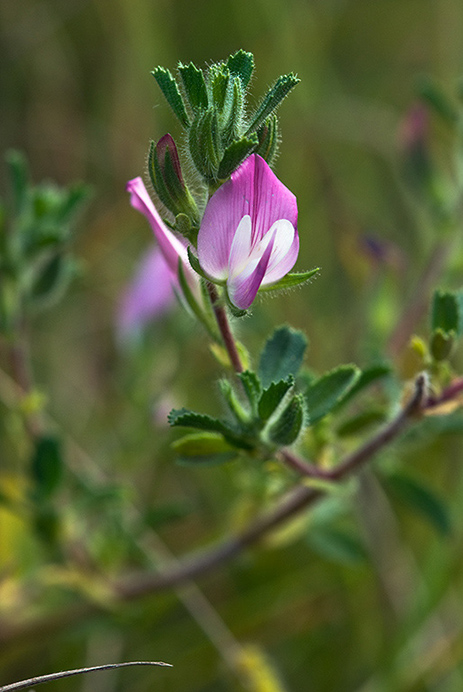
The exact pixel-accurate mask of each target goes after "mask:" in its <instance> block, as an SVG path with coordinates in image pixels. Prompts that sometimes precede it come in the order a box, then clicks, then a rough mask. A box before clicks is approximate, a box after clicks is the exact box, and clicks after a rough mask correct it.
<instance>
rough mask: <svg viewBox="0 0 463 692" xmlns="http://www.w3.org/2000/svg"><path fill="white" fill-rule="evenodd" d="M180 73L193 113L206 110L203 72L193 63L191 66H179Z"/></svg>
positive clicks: (206, 102)
mask: <svg viewBox="0 0 463 692" xmlns="http://www.w3.org/2000/svg"><path fill="white" fill-rule="evenodd" d="M178 71H179V73H180V77H181V78H182V82H183V86H184V88H185V94H186V96H187V99H188V101H189V103H190V106H191V108H192V109H193V112H195V113H196V112H197V111H198V110H201V109H203V110H206V108H207V106H208V99H207V89H206V82H205V81H204V74H203V71H202V70H200V69H199V68H197V67H196V65H194V64H193V63H192V62H190V64H189V65H183V64H182V63H179V64H178Z"/></svg>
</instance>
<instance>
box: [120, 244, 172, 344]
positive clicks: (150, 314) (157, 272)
mask: <svg viewBox="0 0 463 692" xmlns="http://www.w3.org/2000/svg"><path fill="white" fill-rule="evenodd" d="M175 283H176V277H175V275H174V274H173V273H172V271H171V269H170V268H169V267H168V266H167V264H166V261H165V259H164V257H163V255H162V253H161V251H160V250H159V248H157V247H153V248H151V249H150V250H149V251H148V253H147V254H146V255H144V256H143V257H142V260H141V262H140V264H139V267H138V269H137V271H136V273H135V276H134V278H133V280H132V282H131V283H130V284H129V286H128V287H127V289H126V290H125V292H124V294H123V296H122V300H121V304H120V306H119V311H118V315H117V322H118V331H119V334H120V336H121V338H122V339H123V340H125V339H127V338H130V337H131V336H132V335H134V334H137V332H138V331H139V330H140V329H142V328H143V327H144V325H145V324H146V323H147V322H150V321H152V320H155V319H157V318H158V317H160V316H161V315H163V314H164V313H165V312H166V311H167V310H169V308H170V307H171V305H172V303H173V301H174V297H175V296H174V285H175Z"/></svg>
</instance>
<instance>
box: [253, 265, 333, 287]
mask: <svg viewBox="0 0 463 692" xmlns="http://www.w3.org/2000/svg"><path fill="white" fill-rule="evenodd" d="M319 271H320V268H319V267H317V268H316V269H311V270H310V271H308V272H290V273H289V274H286V276H284V277H283V278H282V279H280V280H279V281H277V282H276V283H274V284H267V285H266V286H262V287H261V288H259V293H266V292H269V291H282V290H284V289H286V288H292V287H293V286H300V285H301V284H305V283H308V282H310V279H312V278H313V277H314V276H315V274H317V273H318V272H319Z"/></svg>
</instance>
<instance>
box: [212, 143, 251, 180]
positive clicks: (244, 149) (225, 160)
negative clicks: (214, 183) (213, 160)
mask: <svg viewBox="0 0 463 692" xmlns="http://www.w3.org/2000/svg"><path fill="white" fill-rule="evenodd" d="M256 145H257V135H255V134H254V135H250V136H249V137H242V138H241V139H238V140H235V141H234V142H232V143H231V144H230V145H229V146H228V147H227V148H226V149H225V151H224V154H223V157H222V160H221V162H220V166H219V170H218V172H217V177H218V178H219V179H221V180H224V179H225V178H228V177H229V176H230V175H231V174H232V173H233V171H234V170H236V169H237V168H238V166H239V165H240V163H242V162H243V161H244V159H245V158H247V157H248V156H249V155H250V154H252V152H253V150H254V149H255V148H256Z"/></svg>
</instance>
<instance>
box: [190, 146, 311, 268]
mask: <svg viewBox="0 0 463 692" xmlns="http://www.w3.org/2000/svg"><path fill="white" fill-rule="evenodd" d="M246 215H249V216H250V217H251V227H252V238H251V244H252V247H254V246H255V245H257V243H258V242H260V240H261V239H262V238H263V236H264V235H265V234H266V233H267V231H269V229H270V228H271V227H272V226H273V224H274V223H275V221H278V220H279V219H287V220H288V221H290V222H291V223H292V225H293V226H294V227H296V223H297V203H296V198H295V196H294V195H293V193H292V192H290V190H288V188H287V187H285V185H283V183H282V182H280V181H279V180H278V178H277V177H276V175H275V174H274V173H273V171H272V170H271V168H270V167H269V166H268V164H267V163H266V162H265V161H264V159H263V158H261V157H260V156H258V155H257V154H253V155H252V156H249V158H247V159H246V160H245V161H244V163H242V164H241V166H240V167H239V168H238V169H237V170H236V171H235V172H234V173H233V174H232V176H231V179H230V180H228V181H227V182H226V183H224V184H223V185H222V186H221V187H220V188H219V189H218V190H217V192H215V193H214V194H213V195H212V197H211V199H210V200H209V202H208V204H207V206H206V210H205V213H204V217H203V220H202V222H201V228H200V230H199V234H198V256H199V261H200V263H201V266H202V267H203V269H204V270H205V271H206V272H207V273H208V274H209V275H210V276H211V277H213V278H216V279H225V278H226V277H227V275H228V266H229V256H230V251H231V248H232V244H233V239H234V238H235V233H236V230H237V228H238V225H239V224H240V222H241V220H242V219H243V217H244V216H246Z"/></svg>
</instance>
